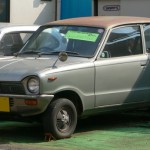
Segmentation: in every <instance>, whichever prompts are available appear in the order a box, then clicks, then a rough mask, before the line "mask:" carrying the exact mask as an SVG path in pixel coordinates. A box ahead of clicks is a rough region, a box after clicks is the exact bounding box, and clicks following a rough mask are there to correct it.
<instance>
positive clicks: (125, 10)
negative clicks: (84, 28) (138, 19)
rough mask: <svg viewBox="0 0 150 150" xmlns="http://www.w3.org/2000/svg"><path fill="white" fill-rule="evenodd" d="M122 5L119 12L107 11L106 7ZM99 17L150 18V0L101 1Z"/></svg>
mask: <svg viewBox="0 0 150 150" xmlns="http://www.w3.org/2000/svg"><path fill="white" fill-rule="evenodd" d="M109 5H120V10H118V11H105V10H104V9H103V7H104V6H109ZM98 9H99V10H98V15H99V16H110V15H116V16H143V17H150V0H99V1H98Z"/></svg>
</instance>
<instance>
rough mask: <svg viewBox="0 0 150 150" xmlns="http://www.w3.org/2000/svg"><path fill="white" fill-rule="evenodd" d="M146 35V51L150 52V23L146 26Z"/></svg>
mask: <svg viewBox="0 0 150 150" xmlns="http://www.w3.org/2000/svg"><path fill="white" fill-rule="evenodd" d="M144 36H145V44H146V51H147V52H148V53H150V25H145V26H144Z"/></svg>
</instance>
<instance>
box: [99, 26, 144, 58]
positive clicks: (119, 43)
mask: <svg viewBox="0 0 150 150" xmlns="http://www.w3.org/2000/svg"><path fill="white" fill-rule="evenodd" d="M142 53H143V49H142V40H141V32H140V26H126V27H119V28H116V29H113V30H112V32H111V33H110V35H109V38H108V40H107V42H106V45H105V47H104V50H103V52H102V53H101V56H100V57H101V58H110V57H122V56H129V55H135V54H142Z"/></svg>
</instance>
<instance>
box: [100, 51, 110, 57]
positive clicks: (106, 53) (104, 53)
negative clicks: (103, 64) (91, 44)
mask: <svg viewBox="0 0 150 150" xmlns="http://www.w3.org/2000/svg"><path fill="white" fill-rule="evenodd" d="M100 57H101V58H109V57H110V54H109V52H108V51H103V52H102V53H101V56H100Z"/></svg>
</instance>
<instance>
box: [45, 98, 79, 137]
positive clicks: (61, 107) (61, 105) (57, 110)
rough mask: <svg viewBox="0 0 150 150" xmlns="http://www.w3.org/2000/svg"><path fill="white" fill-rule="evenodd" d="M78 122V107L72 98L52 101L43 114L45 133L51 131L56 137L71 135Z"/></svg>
mask: <svg viewBox="0 0 150 150" xmlns="http://www.w3.org/2000/svg"><path fill="white" fill-rule="evenodd" d="M76 124H77V112H76V108H75V106H74V104H73V103H72V102H71V101H70V100H68V99H64V98H60V99H57V100H55V101H54V102H52V103H51V104H50V105H49V107H48V108H47V110H46V112H45V113H44V116H43V125H44V131H45V133H51V134H52V135H53V136H54V137H55V138H56V139H62V138H68V137H70V136H71V135H72V133H73V132H74V130H75V128H76Z"/></svg>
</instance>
